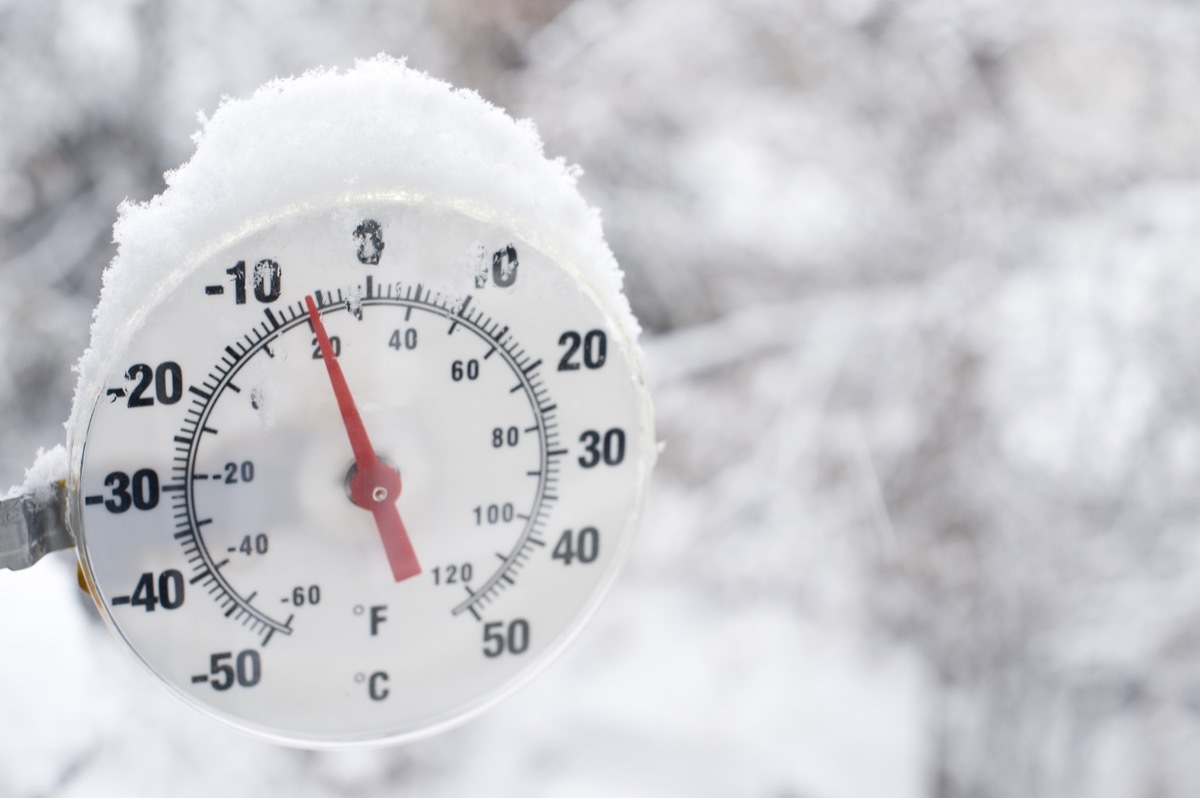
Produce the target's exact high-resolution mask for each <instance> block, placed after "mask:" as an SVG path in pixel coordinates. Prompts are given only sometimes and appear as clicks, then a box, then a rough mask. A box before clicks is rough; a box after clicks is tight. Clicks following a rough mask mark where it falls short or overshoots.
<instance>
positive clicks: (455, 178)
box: [65, 59, 655, 746]
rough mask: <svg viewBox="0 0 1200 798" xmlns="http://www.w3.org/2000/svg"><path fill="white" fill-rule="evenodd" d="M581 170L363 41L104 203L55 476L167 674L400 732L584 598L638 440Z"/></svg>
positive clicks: (644, 471) (633, 478)
mask: <svg viewBox="0 0 1200 798" xmlns="http://www.w3.org/2000/svg"><path fill="white" fill-rule="evenodd" d="M574 182H575V173H574V172H573V171H572V170H571V169H570V168H568V167H566V166H564V165H563V164H561V163H559V162H555V161H550V160H547V159H546V158H545V157H544V156H543V155H542V152H541V145H540V142H539V140H538V138H537V136H536V134H535V133H534V132H533V130H532V128H531V127H530V126H528V125H524V124H520V123H516V122H514V121H512V120H511V119H510V118H509V117H507V116H506V115H504V114H503V113H502V112H501V111H499V110H498V109H495V108H493V107H492V106H489V105H488V104H487V103H485V102H484V101H483V100H481V99H480V98H479V97H478V96H476V95H474V94H472V93H467V92H458V91H454V90H452V89H451V88H450V87H448V86H446V85H445V84H442V83H439V82H437V81H434V80H432V79H430V78H428V77H427V76H424V75H422V74H420V73H417V72H414V71H412V70H410V69H408V68H406V67H405V66H404V65H403V64H402V63H400V62H396V61H391V60H387V59H377V60H374V61H370V62H365V63H361V64H359V65H358V67H357V68H356V69H354V70H352V71H350V72H348V73H345V74H336V73H332V72H321V73H313V74H309V75H306V76H304V77H301V78H299V79H295V80H289V81H279V82H276V83H274V84H271V85H269V86H267V87H265V88H263V89H262V90H260V91H259V92H258V93H257V94H256V95H255V96H254V97H252V98H251V99H249V100H247V101H243V102H237V101H227V102H226V103H225V104H224V105H223V106H222V107H221V109H220V110H219V111H218V112H217V113H216V114H215V115H214V117H213V118H212V119H211V120H210V121H208V122H207V123H206V125H205V130H204V132H203V133H202V134H201V135H200V136H198V137H197V151H196V154H195V156H194V157H193V158H192V159H191V161H189V162H188V163H187V164H186V165H184V166H183V167H181V168H180V169H179V170H178V171H176V172H174V173H172V174H170V175H169V176H168V184H169V187H168V189H167V190H166V191H165V192H164V193H163V195H161V196H160V197H157V198H155V199H154V200H153V201H151V202H150V203H148V204H145V205H133V206H127V207H124V208H123V209H122V215H121V219H120V220H119V221H118V223H117V226H116V237H117V241H118V243H119V253H118V255H117V258H116V259H115V261H114V263H113V265H112V266H111V268H110V269H109V271H108V272H107V273H106V279H105V287H104V291H103V294H102V297H101V302H100V306H99V308H98V309H97V313H96V322H95V325H94V327H93V337H92V345H91V348H90V349H89V350H88V352H87V353H86V354H85V355H84V357H83V359H82V360H81V362H80V367H79V370H80V380H79V386H78V389H77V393H76V397H75V406H74V410H73V414H72V419H71V421H70V423H69V424H68V449H69V464H70V474H69V478H68V480H67V486H66V494H65V506H66V518H67V523H68V527H69V529H70V531H71V532H72V533H73V536H74V540H75V543H76V545H77V547H78V550H79V554H80V560H81V565H82V572H83V574H84V576H85V578H86V581H87V583H88V585H89V587H90V589H91V591H92V593H93V595H94V596H95V598H96V600H97V603H98V604H99V606H100V608H101V610H102V612H103V615H104V617H105V618H106V620H107V622H108V623H109V625H110V626H111V628H112V629H113V631H114V632H115V633H116V634H117V635H118V636H119V637H120V638H121V639H122V640H124V641H125V642H126V643H127V644H128V645H129V647H130V648H131V649H132V650H133V652H134V653H135V654H136V656H137V657H138V658H139V659H140V660H141V662H142V663H144V665H145V666H146V667H147V668H149V670H150V671H151V673H152V674H153V675H154V676H155V677H157V678H158V679H161V680H162V681H163V682H165V683H166V684H167V685H169V686H170V687H171V689H173V690H174V691H175V692H176V693H178V694H179V695H181V696H182V697H184V698H185V699H186V700H187V701H188V702H190V703H191V704H193V705H194V706H196V707H198V708H200V709H202V710H204V711H206V712H209V713H211V714H212V715H214V716H216V717H218V718H220V719H222V720H225V721H227V722H229V723H231V724H234V725H235V726H238V727H241V728H243V729H245V730H249V731H251V732H254V733H257V734H260V735H262V736H265V737H268V738H271V739H275V740H278V741H281V742H289V743H293V744H299V745H308V746H333V745H344V744H363V743H382V742H395V741H401V740H405V739H411V738H413V737H416V736H420V735H423V734H427V733H430V732H433V731H436V730H438V729H440V728H444V727H446V726H448V725H450V724H453V723H456V722H458V721H460V720H462V719H464V718H466V717H468V716H470V715H471V714H473V713H474V712H476V711H478V710H480V709H482V708H483V707H484V706H486V705H488V704H490V703H491V702H493V701H495V700H497V699H498V698H500V697H501V696H503V695H504V694H506V693H508V692H510V691H511V690H512V689H514V688H515V687H516V686H517V685H518V684H520V683H521V682H523V681H524V680H525V679H527V678H528V677H530V676H531V675H532V674H533V673H534V672H535V671H536V670H537V669H538V668H539V667H540V666H542V665H544V664H545V663H546V662H547V660H548V659H549V658H550V657H552V656H553V655H554V654H555V653H556V652H558V651H559V650H561V649H562V648H563V646H564V645H565V644H566V643H567V642H568V641H569V639H570V638H571V637H572V636H573V635H574V633H575V632H577V631H578V629H579V628H580V626H581V625H582V624H583V623H584V621H585V620H586V619H587V617H588V616H589V615H590V613H591V611H592V610H593V609H594V608H595V606H596V604H597V603H598V601H599V600H600V598H601V597H602V595H603V593H604V592H605V590H606V589H607V587H608V586H609V584H610V583H611V582H612V580H613V578H614V576H615V574H616V571H617V570H618V568H619V566H620V563H621V561H622V559H623V556H624V554H625V552H626V550H627V549H628V547H629V543H630V540H631V537H632V535H633V533H634V529H635V526H636V521H637V516H638V514H639V509H640V506H641V503H642V499H643V496H644V494H645V490H646V485H647V481H648V479H649V475H650V471H651V468H652V465H653V461H654V458H655V445H654V430H653V418H652V412H651V406H650V402H649V399H648V395H647V393H646V389H645V386H644V383H643V379H642V371H641V356H640V353H639V350H638V348H637V345H636V337H637V333H638V328H637V324H636V322H635V321H634V319H633V317H632V315H631V314H630V312H629V309H628V304H627V302H626V301H625V299H624V297H623V295H622V294H621V292H620V273H619V271H618V270H617V268H616V264H615V262H614V261H613V258H612V255H611V253H610V252H609V250H608V248H607V246H606V245H605V244H604V242H603V238H602V236H601V233H600V226H599V222H598V219H597V218H596V215H595V214H594V212H593V211H591V210H590V209H589V208H588V207H587V206H586V205H585V203H584V202H583V201H582V199H581V198H580V197H579V194H578V192H577V190H576V189H575V185H574Z"/></svg>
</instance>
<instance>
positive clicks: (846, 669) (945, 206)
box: [0, 0, 1200, 798]
mask: <svg viewBox="0 0 1200 798" xmlns="http://www.w3.org/2000/svg"><path fill="white" fill-rule="evenodd" d="M377 52H388V53H390V54H393V55H406V56H408V58H409V60H410V63H411V64H412V65H414V66H416V67H418V68H421V69H425V70H427V71H429V72H431V73H432V74H434V75H436V76H439V77H442V78H444V79H447V80H449V81H451V82H453V83H455V84H457V85H464V86H469V87H473V88H475V89H477V90H478V91H479V92H480V93H481V94H483V96H484V97H486V98H488V99H490V100H492V101H493V102H495V103H497V104H499V105H501V106H504V107H506V108H507V109H509V111H510V112H511V113H512V114H513V115H515V116H519V117H530V118H532V119H534V120H535V121H536V123H537V124H538V126H539V128H540V130H541V132H542V135H543V137H544V138H545V140H546V144H547V150H548V152H549V153H550V154H551V155H562V156H564V157H566V158H567V159H568V160H570V161H574V162H577V163H579V164H581V165H582V166H583V167H584V169H585V171H586V176H585V178H584V179H583V182H582V187H583V190H584V192H585V194H586V195H587V196H588V198H589V199H590V200H591V201H592V202H593V203H594V204H596V205H598V206H599V207H601V208H602V210H603V213H604V217H605V222H606V230H607V233H608V236H609V240H610V243H611V244H612V246H613V248H614V250H615V251H616V254H617V257H618V259H619V260H620V262H621V263H622V265H623V266H624V268H625V270H626V273H627V289H628V292H629V294H630V298H631V300H632V303H633V306H634V309H635V311H637V313H638V314H639V316H640V317H641V320H642V322H643V324H644V326H645V327H646V330H647V332H646V335H645V337H644V343H645V346H646V348H647V350H648V356H649V361H650V362H649V366H650V369H651V375H650V376H651V381H652V384H653V389H654V393H655V397H656V400H657V405H658V418H659V424H660V429H659V434H660V437H661V438H663V439H664V440H666V441H667V448H666V451H665V453H664V456H663V458H662V460H661V466H660V469H659V471H658V473H657V475H656V483H655V488H654V492H653V495H652V498H651V502H650V505H649V507H648V509H647V516H646V519H645V523H644V526H643V532H642V535H641V538H640V541H639V543H638V545H637V547H636V548H635V550H634V552H633V556H632V559H631V561H630V563H629V567H628V570H627V572H626V574H625V576H624V577H623V579H622V580H621V582H620V583H619V585H618V587H617V589H616V590H615V593H614V595H613V596H612V597H611V599H610V600H609V602H608V603H607V604H606V605H605V607H604V608H603V609H602V611H601V612H600V614H599V616H598V617H597V618H596V620H595V622H594V623H593V625H592V626H591V627H590V628H589V629H588V630H587V632H586V633H585V634H584V635H583V637H582V638H581V639H580V641H579V642H578V643H577V645H576V646H575V647H573V648H572V649H571V650H570V651H569V652H568V654H567V655H566V656H565V657H564V658H563V659H562V660H560V661H559V662H558V663H556V665H555V666H554V667H552V668H551V669H550V670H549V671H548V672H547V673H546V674H545V675H544V676H542V677H541V678H540V679H538V680H537V681H536V682H535V683H534V684H532V685H531V686H529V687H528V688H526V689H525V690H523V691H522V692H521V693H519V694H518V695H516V696H514V697H512V698H510V699H509V700H508V701H506V702H505V703H504V704H502V705H501V706H500V707H498V708H496V709H495V710H493V711H491V712H490V713H488V714H487V715H485V716H484V717H482V718H480V719H479V720H477V721H475V722H472V723H471V724H469V725H467V726H465V727H463V728H461V729H458V730H456V731H453V732H450V733H448V734H446V735H444V736H441V737H438V738H435V739H432V740H429V741H426V742H422V743H419V744H415V745H412V746H408V747H405V748H400V749H395V750H388V751H382V752H370V753H349V754H346V753H343V754H314V753H304V752H296V751H290V750H285V749H278V748H274V747H271V746H268V745H265V744H259V743H257V742H254V741H248V740H247V739H245V738H243V737H241V736H239V735H236V734H235V733H233V732H228V731H225V730H224V729H223V728H220V727H218V726H216V725H215V724H213V723H211V722H209V721H208V720H206V719H203V718H199V717H196V716H194V714H193V713H191V712H190V711H188V710H186V709H185V708H184V707H183V706H182V705H181V704H179V703H178V702H177V701H176V700H175V699H174V698H172V697H170V696H168V695H167V694H166V693H165V692H164V691H162V690H160V689H159V688H158V687H156V686H155V685H153V684H151V683H150V681H149V680H148V679H146V678H145V677H144V676H143V674H142V673H141V671H140V670H138V669H137V668H136V666H135V665H134V663H133V661H132V659H131V658H129V657H128V656H127V655H126V654H124V653H123V652H122V651H121V650H119V649H118V648H117V646H116V644H115V643H114V642H113V641H111V640H110V639H109V637H108V634H107V632H106V631H105V630H104V629H103V628H102V627H101V625H100V624H99V622H98V620H97V618H96V616H95V613H94V611H93V610H92V609H91V608H90V606H89V605H88V604H87V602H86V600H85V599H84V598H83V596H82V594H80V593H79V591H78V590H77V589H76V588H75V586H74V565H73V559H72V555H70V554H60V555H56V556H55V557H52V558H50V560H49V561H47V562H43V563H41V564H39V566H38V567H36V568H34V569H31V570H28V571H22V572H16V573H12V572H3V573H0V797H2V798H8V796H22V797H24V796H40V795H56V796H57V795H64V796H102V795H114V794H118V793H121V794H132V795H165V794H171V795H175V796H193V795H195V796H201V795H204V796H211V795H266V794H287V795H290V796H310V795H311V796H317V795H330V794H334V795H336V794H346V795H360V796H375V795H393V794H401V793H402V794H406V795H422V796H424V795H431V796H434V795H446V796H460V795H466V794H469V793H470V792H472V791H476V790H477V791H480V792H485V793H488V794H493V795H514V796H515V795H520V796H563V795H571V796H609V795H613V796H732V795H737V796H768V797H770V798H882V797H883V796H886V797H887V798H907V797H908V796H937V797H938V798H958V797H959V796H964V797H965V796H971V797H972V798H989V797H990V796H1022V797H1023V798H1030V797H1033V796H1055V797H1056V798H1058V797H1066V796H1088V797H1089V798H1106V797H1107V796H1131V797H1132V798H1140V797H1142V796H1145V797H1146V798H1151V797H1153V798H1167V797H1168V796H1195V795H1197V794H1200V757H1198V756H1197V755H1196V751H1197V750H1198V747H1200V628H1198V627H1197V622H1198V621H1200V345H1198V344H1197V342H1196V340H1195V339H1196V338H1198V337H1200V331H1198V327H1200V325H1198V324H1197V319H1198V318H1200V264H1198V263H1197V253H1198V252H1200V7H1197V6H1196V5H1195V4H1191V3H1186V2H1179V0H1140V1H1137V0H1058V1H1057V2H1044V0H1039V1H1038V2H1033V0H969V1H966V2H964V0H653V1H652V0H574V1H572V0H414V1H413V2H393V3H388V2H384V1H383V0H375V1H374V2H332V0H328V1H322V0H288V2H283V1H282V0H278V1H277V2H273V3H269V2H259V3H241V2H232V1H231V0H205V2H202V3H201V2H195V3H183V2H169V0H0V358H2V359H3V368H0V452H2V453H3V457H2V458H0V482H3V483H4V484H10V483H13V482H19V481H20V479H21V476H22V469H23V467H24V466H26V465H28V464H29V463H31V462H32V459H33V456H34V452H35V449H36V448H37V447H38V446H40V445H51V444H53V443H56V442H59V441H60V440H62V439H63V430H62V423H63V421H64V420H65V419H66V417H67V413H68V408H69V402H70V396H71V392H72V390H73V387H74V375H73V374H72V373H71V370H70V367H71V365H72V364H73V363H74V361H75V360H76V359H77V358H78V356H79V355H80V354H81V353H82V351H83V348H84V346H85V344H86V336H87V331H88V325H89V321H90V316H89V314H90V311H91V309H92V307H93V306H94V304H95V301H96V298H97V294H98V290H99V283H100V272H101V269H102V268H103V266H104V265H105V264H106V263H107V262H108V260H109V259H110V258H111V256H112V254H113V251H112V247H111V245H110V229H111V225H112V222H113V220H114V218H115V209H116V206H117V204H118V203H119V202H120V201H121V200H122V199H124V198H126V197H129V198H133V199H139V200H144V199H147V198H149V197H150V196H152V195H153V194H154V193H156V192H158V191H159V190H161V188H162V187H163V181H162V173H163V171H164V170H166V169H169V168H172V167H174V166H176V165H178V164H179V163H181V162H182V161H183V160H184V159H186V158H187V157H188V156H189V155H190V152H191V143H190V141H189V135H190V134H191V133H192V132H193V131H194V130H195V129H196V127H197V122H196V113H197V111H199V110H203V111H206V112H211V111H212V110H213V109H214V108H215V106H216V104H217V102H218V99H219V97H220V96H222V95H225V94H229V95H246V94H248V93H250V92H251V91H253V90H254V89H255V88H256V87H257V86H258V85H259V84H261V83H263V82H264V81H266V80H269V79H270V78H272V77H275V76H277V75H289V74H294V73H299V72H302V71H304V70H305V69H307V68H310V67H312V66H316V65H325V66H343V67H344V66H349V65H350V64H351V63H352V62H353V60H354V59H355V58H356V57H367V56H371V55H374V54H375V53H377Z"/></svg>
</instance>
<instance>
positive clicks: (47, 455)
mask: <svg viewBox="0 0 1200 798" xmlns="http://www.w3.org/2000/svg"><path fill="white" fill-rule="evenodd" d="M68 470H69V466H68V463H67V447H65V446H63V445H62V444H61V443H60V444H58V445H56V446H52V447H50V448H49V449H38V450H37V455H36V456H35V457H34V461H33V465H31V466H30V467H29V468H27V469H25V480H24V481H23V482H22V483H21V484H20V485H13V486H12V487H11V488H9V489H8V493H6V494H5V495H4V497H3V498H5V499H11V498H14V497H16V496H27V495H29V496H32V495H37V494H38V493H39V492H42V491H45V490H47V489H48V488H49V487H50V486H51V485H53V484H54V483H56V482H62V481H64V480H65V479H66V478H67V471H68Z"/></svg>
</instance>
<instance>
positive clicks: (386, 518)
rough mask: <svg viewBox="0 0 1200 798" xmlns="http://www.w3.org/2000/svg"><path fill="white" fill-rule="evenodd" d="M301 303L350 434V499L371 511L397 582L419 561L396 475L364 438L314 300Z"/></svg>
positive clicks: (418, 567)
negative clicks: (399, 502)
mask: <svg viewBox="0 0 1200 798" xmlns="http://www.w3.org/2000/svg"><path fill="white" fill-rule="evenodd" d="M304 302H305V304H307V305H308V317H309V320H310V321H311V322H312V328H313V332H315V333H316V334H317V342H318V343H319V344H320V346H321V359H322V360H324V361H325V369H326V370H327V371H328V372H329V382H331V383H332V384H333V395H334V396H335V397H336V398H337V403H338V410H340V411H341V413H342V423H343V424H345V425H346V434H347V435H348V436H350V448H351V449H353V450H354V465H355V473H354V478H353V479H351V480H350V500H351V501H352V502H354V503H355V504H357V505H358V506H359V507H363V508H365V509H367V510H370V511H371V512H372V513H373V514H374V516H375V525H376V526H378V527H379V537H380V538H382V539H383V548H384V551H386V552H387V558H388V563H389V564H390V565H391V566H392V575H393V576H395V577H396V581H397V582H401V581H403V580H405V579H408V578H410V577H413V576H416V575H417V574H419V573H421V564H420V563H419V562H417V555H416V552H414V551H413V547H412V543H411V542H410V541H409V539H408V531H407V530H406V529H405V528H404V521H402V520H401V519H400V511H399V510H397V509H396V499H398V498H399V497H400V475H399V474H398V473H396V471H395V470H394V469H392V468H389V467H388V466H386V465H384V464H383V463H381V462H380V461H379V457H378V456H377V455H376V454H375V447H373V446H372V445H371V439H370V438H368V437H367V428H366V427H365V426H363V421H362V416H360V415H359V414H358V408H357V407H355V405H354V397H353V396H351V395H350V386H348V385H347V384H346V377H345V375H344V374H342V367H341V365H340V364H339V363H338V362H337V358H336V357H334V356H333V344H332V343H330V341H329V333H327V332H326V331H325V324H324V323H323V322H322V321H321V314H320V313H319V312H318V311H317V303H316V302H314V301H313V298H312V297H311V296H306V297H304Z"/></svg>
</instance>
